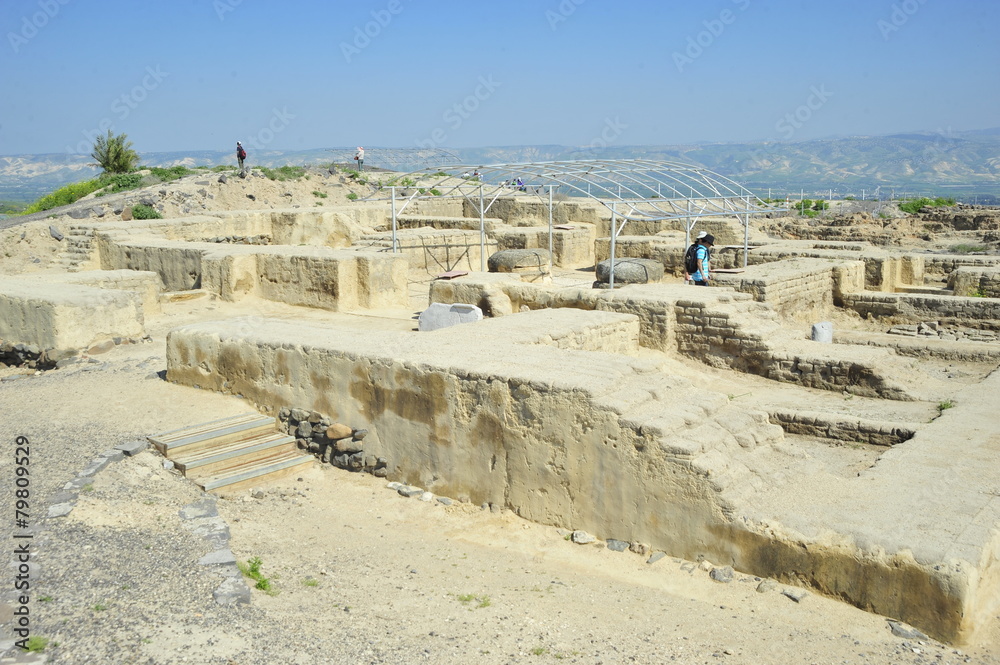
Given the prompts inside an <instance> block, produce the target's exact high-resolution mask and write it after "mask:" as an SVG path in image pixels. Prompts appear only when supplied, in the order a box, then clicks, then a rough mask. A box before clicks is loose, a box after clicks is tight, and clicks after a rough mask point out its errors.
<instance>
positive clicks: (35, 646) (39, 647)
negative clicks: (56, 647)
mask: <svg viewBox="0 0 1000 665" xmlns="http://www.w3.org/2000/svg"><path fill="white" fill-rule="evenodd" d="M47 646H49V638H47V637H42V636H41V635H32V636H31V637H29V638H28V641H27V642H25V643H24V650H25V651H27V652H28V653H41V652H43V651H45V647H47Z"/></svg>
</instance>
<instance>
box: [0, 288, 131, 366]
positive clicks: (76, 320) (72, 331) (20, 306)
mask: <svg viewBox="0 0 1000 665" xmlns="http://www.w3.org/2000/svg"><path fill="white" fill-rule="evenodd" d="M145 334H146V333H145V330H144V327H143V313H142V301H141V300H140V298H139V296H138V295H137V294H135V293H131V292H127V291H110V290H105V289H99V288H93V287H89V286H79V285H75V284H51V283H45V282H41V281H39V280H37V279H30V280H25V279H17V278H13V277H4V278H2V279H0V338H2V339H4V340H8V341H12V342H17V343H24V344H33V345H36V346H38V347H40V348H41V349H42V350H58V351H75V350H78V349H82V348H86V347H88V346H90V345H91V344H93V343H94V342H98V341H102V340H106V339H111V338H114V337H130V338H139V337H143V336H144V335H145Z"/></svg>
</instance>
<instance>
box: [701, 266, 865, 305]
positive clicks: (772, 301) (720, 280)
mask: <svg viewBox="0 0 1000 665" xmlns="http://www.w3.org/2000/svg"><path fill="white" fill-rule="evenodd" d="M864 275H865V270H864V263H863V262H861V261H853V262H851V263H849V264H848V263H845V262H833V261H823V260H816V259H811V260H810V259H791V260H788V261H779V262H776V263H765V264H760V265H755V266H749V267H748V268H747V269H746V270H745V271H743V272H741V273H735V274H733V273H715V274H714V275H713V279H714V280H715V282H716V284H717V285H718V286H729V287H731V288H733V289H735V290H736V291H740V292H741V293H748V294H750V295H751V296H753V299H754V300H756V301H757V302H766V303H767V304H769V305H770V306H771V307H772V308H774V311H775V312H777V313H778V314H779V315H780V316H789V317H799V318H801V317H813V316H824V315H826V314H827V313H828V312H829V311H830V310H831V309H832V307H833V304H834V300H835V295H836V297H837V299H841V293H842V292H843V289H845V288H847V289H848V290H858V291H860V290H862V287H863V286H864Z"/></svg>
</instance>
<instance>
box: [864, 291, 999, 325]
mask: <svg viewBox="0 0 1000 665" xmlns="http://www.w3.org/2000/svg"><path fill="white" fill-rule="evenodd" d="M844 306H845V307H848V308H850V309H853V310H854V311H855V312H857V313H858V314H860V315H861V316H872V317H874V318H877V319H886V320H887V321H891V322H902V323H906V322H914V323H916V322H920V321H941V322H943V323H948V324H956V325H971V326H973V327H981V328H986V329H989V330H1000V299H997V298H961V297H952V296H928V295H919V294H899V293H897V294H883V293H870V292H864V293H854V294H849V295H845V296H844Z"/></svg>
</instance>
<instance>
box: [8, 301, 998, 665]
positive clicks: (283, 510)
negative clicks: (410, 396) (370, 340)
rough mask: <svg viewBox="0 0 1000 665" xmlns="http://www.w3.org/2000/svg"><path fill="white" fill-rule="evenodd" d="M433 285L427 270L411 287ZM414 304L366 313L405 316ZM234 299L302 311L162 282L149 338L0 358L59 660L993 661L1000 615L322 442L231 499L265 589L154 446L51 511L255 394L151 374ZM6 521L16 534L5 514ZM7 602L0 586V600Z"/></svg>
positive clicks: (46, 617) (365, 319)
mask: <svg viewBox="0 0 1000 665" xmlns="http://www.w3.org/2000/svg"><path fill="white" fill-rule="evenodd" d="M421 297H422V296H421V294H420V289H419V288H416V289H415V292H414V304H415V306H416V308H417V309H418V308H419V306H420V303H421V301H420V298H421ZM423 297H425V296H423ZM424 302H425V301H424ZM412 314H413V312H406V311H398V312H378V313H375V315H374V316H356V317H354V318H355V320H356V321H357V323H358V325H364V326H367V327H370V328H371V327H377V328H389V329H409V328H412V327H413V325H414V322H413V321H412V319H411V318H410V317H411V316H412ZM235 315H251V316H297V315H298V316H300V315H301V312H300V311H299V310H296V309H293V308H290V307H286V306H282V305H279V304H276V303H269V302H263V301H250V302H247V303H242V304H240V305H233V304H229V303H221V302H212V301H209V300H199V301H192V302H188V303H173V304H168V305H166V306H165V310H164V313H163V314H162V315H159V316H156V317H152V318H151V320H150V321H148V322H147V323H148V326H149V328H150V332H151V334H152V337H153V340H154V341H153V343H152V344H145V345H136V346H124V347H117V348H115V349H114V350H112V351H110V352H108V353H106V354H102V355H100V356H95V357H94V358H91V359H88V361H86V362H83V363H80V364H77V365H72V366H70V367H67V368H64V369H59V370H54V371H51V372H45V373H42V374H38V375H23V374H20V373H19V372H17V371H15V370H10V369H7V370H4V371H3V373H2V375H0V377H2V379H3V380H0V404H2V405H3V408H2V410H0V430H2V431H3V432H4V433H5V437H6V438H7V439H8V443H9V444H10V446H9V447H8V453H7V454H5V455H4V456H2V457H0V500H3V501H6V503H7V505H8V506H12V505H13V501H14V496H13V492H14V474H13V469H14V459H13V450H10V449H9V448H11V447H13V440H14V437H16V436H25V437H27V438H28V439H29V441H30V442H31V473H32V476H31V478H32V500H31V503H32V507H31V510H30V512H31V514H32V520H33V521H38V522H39V526H40V527H41V530H42V531H41V533H40V534H39V536H38V537H37V540H36V541H35V542H34V543H33V545H34V549H35V551H36V552H37V554H36V558H35V559H34V562H35V563H36V564H37V567H36V568H35V569H33V572H32V575H33V579H32V589H31V591H32V594H33V596H32V603H31V605H30V607H31V610H32V624H31V626H32V632H33V633H34V634H37V635H40V636H44V637H47V638H49V639H50V640H51V642H50V644H49V646H48V648H47V649H46V651H45V653H44V654H42V656H43V657H46V658H48V660H47V661H45V662H51V663H65V664H67V665H82V664H84V663H102V664H103V663H123V664H124V663H156V664H160V663H164V664H165V663H198V664H205V665H209V664H212V665H214V664H219V665H253V664H257V663H302V664H305V663H309V664H313V663H401V662H426V663H441V664H449V663H455V664H458V663H462V664H467V663H555V662H570V663H594V664H596V663H605V664H610V663H669V662H677V663H725V662H729V663H824V664H827V663H829V664H833V663H874V664H879V665H889V664H896V663H914V664H916V663H963V662H975V663H995V662H1000V661H998V658H997V654H1000V651H998V650H997V645H998V644H1000V641H998V639H997V637H998V632H997V630H996V627H995V626H994V627H992V628H991V630H990V632H989V634H988V635H986V636H985V639H984V640H983V641H982V642H980V643H978V644H976V645H973V646H968V647H964V648H963V650H962V651H959V650H956V649H954V648H952V647H949V646H944V645H941V644H938V643H935V642H933V641H929V640H920V639H906V638H900V637H896V636H894V635H893V634H892V633H891V632H890V629H889V625H888V623H887V622H886V620H885V619H884V618H882V617H879V616H876V615H872V614H868V613H865V612H863V611H861V610H858V609H855V608H853V607H850V606H848V605H845V604H843V603H840V602H838V601H835V600H832V599H828V598H824V597H821V596H818V595H816V594H808V595H807V596H805V598H803V599H802V600H801V602H795V601H794V600H792V599H791V598H789V597H787V596H785V595H783V594H782V590H784V589H790V587H784V586H781V585H778V586H777V587H775V588H773V589H770V590H767V591H764V592H759V591H758V587H759V585H760V582H761V580H758V579H756V578H754V577H752V576H747V575H743V574H740V573H738V572H737V574H736V576H735V579H734V580H733V581H732V582H730V583H721V582H716V581H713V580H712V579H710V577H709V574H708V572H707V571H706V570H705V569H704V568H702V567H700V566H699V565H698V563H699V562H686V561H680V560H677V559H673V558H671V557H669V556H668V557H665V558H663V559H661V560H659V561H657V562H655V563H653V564H648V563H646V560H647V557H645V556H639V555H637V554H633V553H630V552H624V553H616V552H613V551H611V550H609V549H607V548H606V547H605V546H604V544H603V543H596V544H590V545H577V544H574V543H572V542H569V541H567V540H566V539H565V535H566V533H567V532H565V531H560V530H558V529H556V528H555V527H551V526H540V525H536V524H532V523H529V522H526V521H524V520H521V519H520V518H518V517H516V516H514V515H513V514H510V513H508V512H501V513H494V512H490V511H489V510H485V511H484V510H481V509H480V508H479V507H477V506H472V505H468V504H461V503H456V504H454V505H451V506H445V505H442V504H441V503H439V502H437V501H430V502H423V501H420V500H419V499H405V498H403V497H401V496H400V495H399V494H397V493H396V492H394V491H391V490H390V489H387V488H386V481H385V480H379V479H376V478H374V477H372V476H367V475H361V474H352V473H349V472H345V471H340V470H337V469H334V468H332V467H329V466H323V465H321V464H319V463H317V464H316V465H314V467H313V468H311V469H310V470H309V471H307V472H305V473H302V474H301V475H299V476H298V477H293V478H289V479H286V480H284V481H280V482H278V483H277V484H274V485H270V486H266V487H263V488H261V492H260V493H257V494H256V498H255V496H254V495H253V494H252V492H251V491H249V490H248V491H245V492H240V493H237V494H234V495H233V496H226V497H224V498H222V499H220V500H219V501H218V503H217V506H218V511H219V513H220V515H221V516H222V518H224V519H225V521H226V522H227V523H228V525H229V529H230V531H231V540H230V546H231V548H232V551H233V553H234V554H235V555H236V557H237V558H238V559H239V560H240V561H247V560H248V559H250V558H251V557H260V559H261V560H262V562H263V564H262V567H261V572H262V574H263V575H264V576H266V577H268V578H269V579H270V581H271V583H272V585H273V590H272V592H271V594H268V593H265V592H264V591H259V590H254V591H253V592H252V593H253V596H252V602H251V604H250V605H249V606H234V607H221V606H219V605H217V604H216V603H215V601H214V600H213V597H212V593H213V591H214V590H215V588H216V587H217V586H218V585H219V584H220V582H221V581H222V579H223V578H222V576H221V575H220V574H219V572H217V570H214V569H213V568H212V567H210V566H203V565H199V564H198V560H199V558H201V557H202V556H204V555H206V554H208V553H210V552H212V551H213V550H214V549H215V547H214V546H212V545H211V544H210V543H209V542H208V541H207V540H206V539H205V538H203V537H201V536H199V535H197V534H195V533H192V532H191V530H190V529H188V528H186V527H185V521H184V520H183V519H181V517H180V516H179V511H180V510H181V509H182V508H184V507H185V506H187V505H190V504H192V503H194V502H197V501H199V500H201V499H202V498H204V496H205V495H203V494H202V493H201V492H200V491H199V490H198V489H197V488H196V487H195V486H194V485H193V484H191V483H189V482H188V481H186V480H185V479H183V478H181V477H180V476H179V475H177V473H176V472H175V471H168V470H165V469H164V468H163V466H162V458H160V457H159V456H158V455H156V454H154V453H153V452H145V453H142V454H141V455H139V456H137V457H133V458H125V459H124V460H122V461H120V462H116V463H114V464H112V465H110V466H109V467H108V468H107V469H105V470H104V471H101V472H100V473H99V474H97V475H96V477H95V478H94V479H93V481H92V482H91V483H88V485H86V486H84V488H83V489H82V491H81V492H80V495H79V500H78V502H77V504H76V507H75V508H74V510H73V512H72V513H70V514H69V515H68V516H67V517H62V518H54V519H48V520H38V519H37V518H38V517H39V516H41V515H44V514H45V513H46V511H47V508H48V505H49V504H50V503H51V502H52V501H53V497H54V495H55V494H56V493H57V492H58V491H59V489H60V488H61V487H62V486H63V485H64V484H65V483H67V482H69V481H70V480H72V479H73V478H74V475H75V474H76V473H77V472H79V471H80V470H81V469H83V468H84V467H85V466H86V465H87V463H88V462H89V460H91V459H92V458H93V457H94V456H95V455H96V454H98V453H99V452H101V451H103V450H106V449H108V448H110V447H112V446H114V445H117V444H120V443H123V442H127V441H130V440H135V439H138V438H140V437H142V436H143V435H146V434H151V433H155V432H158V431H165V430H169V429H173V428H176V427H181V426H184V425H188V424H193V423H198V422H204V421H208V420H212V419H216V418H219V417H224V416H228V415H234V414H237V413H243V412H246V411H248V410H250V407H249V405H247V404H245V403H244V402H242V401H241V400H239V399H237V398H234V397H227V396H222V395H217V394H213V393H207V392H205V391H199V390H195V389H192V388H187V387H182V386H176V385H172V384H169V383H167V382H165V381H163V380H161V379H160V378H159V375H158V374H157V372H160V371H162V370H163V369H165V360H164V344H165V335H166V332H167V331H168V330H169V329H170V328H172V327H175V326H176V325H180V324H182V323H186V322H189V321H196V320H208V319H211V318H223V317H230V316H235ZM352 316H353V315H349V314H331V313H325V312H318V311H317V312H312V313H310V315H309V318H311V319H314V320H317V321H322V320H323V319H324V318H326V317H352ZM15 376H16V377H18V378H12V377H15ZM714 380H722V378H721V377H716V378H715V379H714ZM817 399H819V398H817ZM817 445H818V444H817ZM819 447H820V448H821V447H822V446H819ZM861 454H863V453H859V455H861ZM861 461H862V462H863V461H864V460H861ZM6 525H7V528H6V529H5V533H4V545H5V546H6V548H7V551H8V552H9V551H11V550H12V548H13V547H14V542H13V540H12V538H11V537H10V535H11V533H12V532H13V522H12V515H9V516H8V518H7V522H6ZM566 526H567V527H569V528H571V527H572V525H566ZM7 586H8V589H9V588H10V584H8V585H7ZM10 609H11V608H10V607H0V619H2V620H6V619H9V617H10V614H9V612H10ZM3 612H6V613H7V614H6V616H4V615H3V614H2V613H3ZM3 662H12V661H10V660H8V659H2V658H0V663H3ZM39 662H42V661H39Z"/></svg>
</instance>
